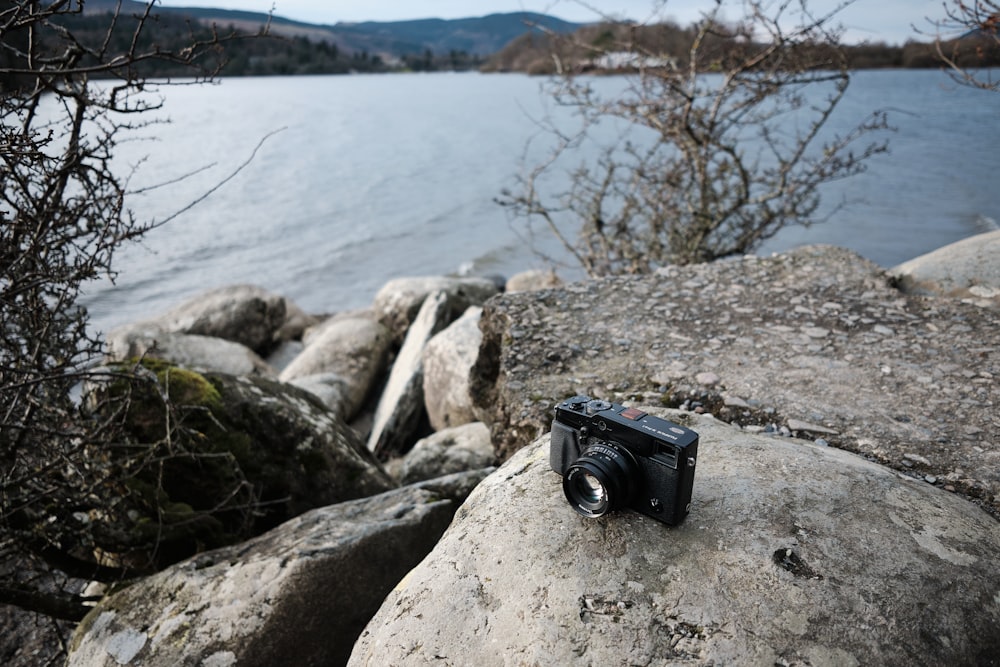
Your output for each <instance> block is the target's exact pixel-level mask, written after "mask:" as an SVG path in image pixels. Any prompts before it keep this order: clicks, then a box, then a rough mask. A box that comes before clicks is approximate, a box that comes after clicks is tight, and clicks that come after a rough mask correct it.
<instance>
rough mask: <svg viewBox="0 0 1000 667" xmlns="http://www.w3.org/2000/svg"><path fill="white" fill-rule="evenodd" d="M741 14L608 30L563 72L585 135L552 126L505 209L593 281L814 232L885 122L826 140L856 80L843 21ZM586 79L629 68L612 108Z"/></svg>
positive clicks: (718, 9)
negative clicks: (835, 190)
mask: <svg viewBox="0 0 1000 667" xmlns="http://www.w3.org/2000/svg"><path fill="white" fill-rule="evenodd" d="M742 4H743V9H744V15H743V17H742V19H741V20H739V21H738V22H724V21H723V20H722V11H723V5H722V2H721V0H718V1H717V2H715V3H714V6H713V7H712V8H711V9H710V10H709V11H708V12H706V13H705V14H704V15H703V17H702V19H701V20H700V21H698V22H697V23H696V24H695V25H694V26H692V27H691V28H690V29H686V30H680V29H676V28H675V29H672V30H666V31H664V28H663V26H664V25H665V24H659V23H658V24H653V25H648V26H646V25H623V24H620V23H619V24H609V26H608V30H607V31H606V32H605V33H604V34H603V37H602V43H600V44H595V43H591V44H589V45H587V46H588V48H589V49H590V50H591V52H592V53H593V54H594V55H593V56H592V57H591V59H590V60H588V61H587V62H586V63H583V64H582V67H581V63H571V64H566V63H564V64H563V70H564V71H565V72H570V73H569V74H566V75H565V76H563V77H562V78H561V79H560V80H559V81H558V85H557V87H556V89H555V91H554V93H553V94H554V99H555V100H556V101H557V102H558V104H559V105H561V106H562V107H566V108H569V109H570V110H572V112H573V113H574V116H575V117H576V118H577V119H579V121H580V128H581V129H580V130H579V132H575V133H568V132H565V130H563V129H561V128H560V127H557V126H556V125H555V124H551V125H550V126H549V128H548V129H549V130H550V132H551V134H552V135H553V136H555V137H556V147H555V149H554V151H553V152H552V153H551V155H550V156H549V158H548V159H547V160H545V161H544V162H542V163H541V164H540V165H538V166H536V167H534V168H533V169H531V170H530V171H528V172H527V173H525V174H524V175H523V176H522V177H521V178H520V187H519V188H518V189H517V191H516V192H512V191H506V192H504V194H503V197H502V198H501V199H500V203H501V204H503V205H505V206H507V207H509V209H510V211H512V213H513V214H514V216H515V217H516V218H518V219H522V220H526V221H527V222H528V224H529V225H531V224H532V223H533V222H537V221H541V222H543V223H544V227H546V228H547V229H549V230H550V231H551V232H553V233H555V234H556V235H557V236H558V238H559V239H560V240H561V241H562V244H563V245H564V246H565V248H566V249H567V250H568V251H569V252H570V253H571V254H572V256H573V257H574V258H575V260H576V261H578V262H579V263H580V264H581V265H582V266H583V268H584V269H586V271H587V272H588V273H589V274H590V275H604V274H618V273H643V272H648V271H651V270H653V269H655V268H656V267H658V266H661V265H664V264H670V263H676V264H686V263H691V262H704V261H710V260H713V259H717V258H721V257H727V256H730V255H736V254H742V253H746V252H749V251H752V250H753V249H754V248H756V247H757V246H758V245H759V244H760V243H761V242H763V241H764V240H766V239H768V238H770V237H772V236H773V235H774V234H775V233H777V232H778V231H779V230H780V229H782V228H784V227H786V226H789V225H803V226H806V225H809V224H811V223H812V222H813V215H814V214H815V212H816V210H817V207H818V205H819V187H820V186H821V185H822V184H824V183H828V182H830V181H833V180H835V179H840V178H844V177H847V176H851V175H853V174H857V173H858V172H860V171H862V170H863V169H864V163H865V160H866V159H867V158H869V157H871V156H872V155H874V154H876V153H879V152H882V151H885V150H886V144H885V142H884V141H882V142H870V143H867V144H865V145H862V146H860V147H858V144H859V140H861V139H862V138H863V137H864V136H865V135H866V134H868V133H870V132H873V131H876V130H881V129H885V128H886V118H885V115H884V114H882V113H875V114H873V115H872V116H871V117H869V118H867V119H864V120H863V121H862V122H861V123H860V124H858V125H857V126H856V127H854V128H853V129H851V130H850V131H848V132H846V133H843V134H840V135H835V136H829V133H827V135H824V134H823V132H822V131H823V130H824V127H825V126H826V125H827V123H828V121H829V120H830V118H831V115H832V114H833V113H834V111H835V110H836V109H837V106H838V104H839V102H840V101H841V99H842V98H843V96H844V94H845V91H846V90H847V86H848V83H849V81H850V73H849V71H848V68H847V63H846V60H845V58H844V56H843V54H842V53H841V51H840V50H839V49H838V38H839V35H838V32H837V30H836V29H835V28H833V27H832V26H831V23H832V21H833V18H834V15H835V13H836V12H833V13H830V14H823V15H815V14H813V13H811V12H810V11H809V8H808V6H807V4H806V2H805V1H804V0H783V1H782V2H779V3H777V4H775V3H769V2H768V3H765V2H759V1H756V0H753V1H751V0H747V1H745V2H743V3H742ZM658 31H659V33H663V34H658ZM609 35H610V37H609ZM668 43H669V44H672V45H673V47H672V48H670V47H668V48H670V50H667V49H662V48H660V46H661V45H664V44H668ZM581 69H583V70H587V69H597V70H599V71H608V70H612V71H614V72H616V73H623V72H627V74H626V75H625V78H624V81H625V82H626V83H625V84H624V86H623V89H622V90H621V91H620V92H616V93H614V94H612V95H607V96H604V97H602V96H601V95H599V94H598V93H597V92H596V88H597V86H596V85H595V83H596V82H595V81H594V79H593V78H592V77H585V76H580V75H579V74H578V73H577V72H579V71H581ZM602 87H606V84H603V82H602ZM609 127H610V128H618V130H617V131H619V132H620V135H615V134H612V137H613V139H612V140H611V141H610V142H608V143H606V144H605V145H604V146H602V147H601V148H600V150H599V157H598V158H597V159H594V160H591V161H589V162H588V161H584V162H583V163H582V164H580V165H579V166H578V167H576V168H575V169H574V170H572V171H571V176H570V179H569V185H568V187H566V188H565V189H563V190H559V191H558V192H557V194H555V195H552V194H549V190H550V189H551V184H552V182H553V180H555V179H553V172H554V171H555V170H557V169H560V168H563V166H564V165H565V163H566V162H567V160H570V159H573V158H574V157H575V156H576V155H577V149H580V148H581V147H587V148H588V150H591V151H593V150H594V148H593V146H594V145H595V144H596V145H600V144H599V143H598V142H596V141H595V139H596V138H597V137H598V136H599V134H603V135H605V136H607V134H608V132H609V130H608V128H609ZM622 128H624V129H622ZM591 154H593V153H591Z"/></svg>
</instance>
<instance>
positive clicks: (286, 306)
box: [0, 233, 1000, 667]
mask: <svg viewBox="0 0 1000 667" xmlns="http://www.w3.org/2000/svg"><path fill="white" fill-rule="evenodd" d="M998 274H1000V233H992V234H987V235H983V236H981V237H976V238H975V239H970V240H969V241H967V242H963V243H962V244H956V245H955V246H949V247H948V248H945V249H942V250H940V251H938V252H937V253H933V254H932V255H929V256H925V257H923V258H918V259H916V260H914V261H913V262H909V263H907V264H905V265H902V266H900V267H897V268H896V269H893V270H890V271H886V270H883V269H881V268H880V267H877V266H875V265H873V264H871V263H869V262H867V261H865V260H864V259H862V258H860V257H859V256H857V255H855V254H853V253H851V252H849V251H846V250H843V249H839V248H833V247H820V246H816V247H808V248H803V249H799V250H796V251H794V252H790V253H786V254H782V255H776V256H773V257H767V258H760V257H745V258H739V259H734V260H730V261H723V262H716V263H713V264H707V265H697V266H690V267H670V268H667V269H664V270H661V271H659V272H658V273H657V274H655V275H651V276H645V277H635V278H614V279H606V280H600V281H588V282H583V283H577V284H570V285H561V284H559V283H558V280H556V279H554V277H553V276H552V275H550V274H547V273H542V272H536V273H530V274H525V275H522V276H517V277H516V278H513V279H511V280H510V281H507V282H506V285H504V284H498V281H494V280H489V279H483V278H445V277H433V278H412V279H399V280H394V281H391V282H390V283H388V284H387V285H386V286H385V288H384V289H383V290H381V291H380V292H379V294H378V295H377V296H376V297H375V299H374V301H373V304H372V306H371V308H369V309H366V310H363V311H357V312H350V313H338V314H333V315H316V314H306V313H304V312H302V311H301V309H299V308H298V307H296V306H295V305H294V304H293V303H292V302H291V301H289V300H288V299H287V298H284V297H282V296H280V295H275V294H272V293H269V292H267V291H266V290H262V289H260V288H257V287H252V286H233V287H226V288H222V289H219V290H214V291H213V292H210V293H208V294H205V295H202V296H200V297H198V298H196V299H193V300H192V301H190V302H188V303H185V304H182V305H180V306H178V307H177V308H176V309H174V310H172V311H170V312H168V313H164V314H162V315H160V316H157V317H155V318H153V319H150V320H147V321H144V322H139V323H136V324H134V325H130V326H127V327H123V328H122V329H120V330H117V331H114V332H112V333H111V334H110V335H109V337H108V343H109V353H110V359H109V361H116V360H117V361H124V360H134V359H135V358H137V357H140V356H145V357H146V358H151V359H153V358H155V359H157V360H160V362H159V363H165V364H172V365H176V366H177V367H178V368H183V369H185V370H186V371H189V372H191V373H194V374H200V375H201V376H202V377H204V378H206V380H205V381H206V382H209V383H211V384H212V386H213V387H216V388H218V390H219V394H220V396H222V397H223V398H224V399H225V400H222V401H221V403H219V406H215V405H214V404H213V407H212V410H216V411H218V415H216V417H217V419H218V420H219V421H220V423H225V424H226V425H227V429H228V430H227V432H232V431H233V430H239V429H241V428H243V429H245V430H246V432H247V433H248V436H247V437H248V438H249V439H250V441H252V442H255V443H256V444H254V445H253V447H259V448H262V449H266V450H267V451H270V452H274V451H278V452H281V451H287V452H298V453H299V454H298V455H297V456H298V458H296V456H293V455H290V454H280V460H282V461H285V466H286V468H285V469H284V470H283V471H281V472H280V473H279V474H278V475H270V476H264V475H261V476H258V477H255V478H252V479H250V481H251V482H252V483H254V484H257V485H258V486H259V488H260V489H261V490H262V492H264V493H265V496H264V497H267V496H266V493H267V492H269V491H270V492H273V494H274V497H275V498H278V497H281V498H294V499H295V500H294V502H292V503H290V504H287V505H283V506H282V507H281V511H282V512H286V513H287V514H283V515H281V517H280V518H276V519H275V522H274V525H273V527H272V525H264V524H261V526H260V531H262V532H260V533H259V534H256V535H255V536H247V537H246V539H242V538H241V541H239V542H238V543H236V544H232V545H230V546H223V547H221V548H219V549H215V550H212V551H205V552H201V553H194V554H191V555H190V558H187V559H185V560H181V561H180V562H178V563H177V564H175V565H171V566H169V567H167V568H166V569H164V570H163V571H162V572H160V573H159V574H157V575H154V576H151V577H148V578H146V579H142V580H139V581H136V582H132V583H131V585H129V586H127V587H125V588H124V589H123V590H120V591H118V592H115V593H114V594H111V595H108V596H107V597H106V598H105V599H104V600H103V601H102V602H100V604H98V605H97V607H96V608H95V609H94V611H93V612H92V613H91V614H90V615H89V616H88V617H87V619H86V620H85V621H84V622H83V623H81V624H80V626H79V628H77V629H76V632H75V634H74V636H73V637H72V640H71V643H70V647H69V648H70V651H69V662H68V664H70V665H74V666H88V667H89V666H96V665H109V666H110V665H206V666H214V667H228V666H232V665H240V666H244V665H273V664H303V665H306V664H317V665H318V664H325V665H332V664H345V663H348V662H350V664H359V665H360V664H366V665H385V664H394V665H404V664H432V663H433V664H443V665H465V664H477V665H494V664H495V665H522V664H523V665H530V664H595V665H596V664H630V665H662V664H768V665H772V664H782V665H793V664H795V665H807V664H812V665H818V664H884V665H914V664H918V665H919V664H926V665H937V664H955V665H959V664H969V665H973V664H987V665H988V664H1000V662H998V661H1000V658H998V656H1000V575H998V572H1000V523H998V521H997V518H998V517H1000V472H998V471H1000V466H998V463H1000V417H998V416H997V415H998V414H1000V413H998V411H997V405H998V401H1000V388H998V383H997V377H998V375H1000V275H998ZM578 393H587V394H589V395H591V396H594V397H599V398H606V399H609V400H614V401H616V402H624V403H627V404H630V405H640V406H644V408H643V409H645V410H649V411H652V412H655V413H658V414H662V415H664V416H666V417H667V418H669V419H672V420H674V421H677V422H679V423H682V424H684V425H686V426H689V427H690V428H694V429H695V430H696V431H698V432H699V433H700V435H701V452H702V453H701V456H700V458H699V468H698V473H697V475H696V478H695V493H694V498H693V506H692V510H691V515H690V516H689V518H688V519H687V521H685V522H684V523H683V524H681V525H680V526H677V527H667V526H664V525H663V524H660V523H658V522H656V521H654V520H651V519H648V518H646V517H643V516H641V515H638V514H635V513H632V512H622V513H618V514H614V515H612V516H609V517H605V518H603V519H599V520H587V519H583V518H581V517H579V516H577V515H576V514H574V513H573V512H572V511H571V510H570V508H569V507H568V505H567V504H566V502H565V499H564V498H563V497H562V492H561V489H560V484H559V481H560V478H559V476H558V475H557V474H555V473H553V472H552V471H551V470H550V469H548V465H547V451H548V435H547V431H548V428H549V425H550V424H551V419H552V408H553V406H554V405H555V404H556V403H557V402H558V401H560V400H562V399H563V398H565V397H566V396H569V395H572V394H578ZM230 396H233V397H235V396H239V397H240V398H239V401H240V403H239V406H240V407H239V409H236V408H234V407H232V405H231V404H230V403H228V402H227V401H228V400H229V399H228V398H226V397H230ZM233 400H236V399H233ZM259 414H267V415H271V416H270V417H268V418H266V419H265V418H263V417H253V415H259ZM237 415H250V417H247V419H248V420H249V423H248V424H244V425H242V426H241V425H240V424H238V423H237ZM275 415H276V416H275ZM274 424H278V426H277V427H274V426H273V425H274ZM262 425H269V426H268V428H264V426H262ZM269 429H270V430H273V431H275V435H274V436H269V439H265V438H263V437H260V438H257V439H256V440H255V437H256V436H255V435H254V434H256V433H258V432H260V431H262V430H263V431H267V430H269ZM331 433H333V434H336V435H335V437H331V435H330V434H331ZM281 434H285V437H284V438H282V435H281ZM283 440H284V441H283ZM309 448H312V449H309ZM305 451H308V452H310V454H309V458H308V459H306V458H303V456H302V452H305ZM307 460H308V461H315V460H322V461H324V462H326V463H324V464H323V466H322V467H321V469H322V470H323V471H324V472H323V474H324V475H327V477H323V478H320V477H316V476H314V471H313V467H311V464H309V463H307ZM494 466H500V467H499V469H496V468H495V467H494ZM274 467H275V466H273V465H269V466H267V468H268V469H269V470H272V469H273V468H274ZM262 469H263V467H262ZM306 473H309V474H308V476H307V477H308V479H307V483H302V484H295V483H294V482H296V481H298V480H300V479H306V478H303V475H306ZM470 494H471V495H470ZM991 515H992V516H991ZM277 516H278V515H275V517H277ZM418 563H419V565H418ZM411 568H415V569H412V571H411ZM407 572H410V574H409V575H407ZM404 575H406V576H405V577H404ZM10 622H17V621H10ZM12 636H13V635H12ZM3 651H4V652H0V655H2V656H4V657H7V658H9V659H8V663H7V664H11V665H29V664H36V663H35V662H34V661H33V657H32V654H31V649H30V647H28V646H23V647H13V648H4V649H3ZM352 653H353V655H352ZM35 655H36V656H37V653H36V654H35Z"/></svg>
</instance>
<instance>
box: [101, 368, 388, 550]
mask: <svg viewBox="0 0 1000 667" xmlns="http://www.w3.org/2000/svg"><path fill="white" fill-rule="evenodd" d="M139 371H140V373H145V374H146V375H147V376H148V377H149V383H148V384H146V383H143V384H139V383H137V384H136V385H135V386H133V387H131V388H129V387H128V385H126V384H125V382H124V381H123V380H121V379H119V378H117V377H115V376H113V375H112V376H109V379H108V380H107V383H108V384H106V385H105V386H104V387H103V388H99V389H95V390H93V392H92V394H91V396H92V397H93V401H97V400H98V399H99V398H101V397H102V396H103V397H121V396H123V395H124V392H126V391H128V392H129V393H128V397H129V407H128V411H127V414H126V421H125V427H126V429H127V432H128V433H129V435H130V436H131V438H132V440H133V442H135V443H137V444H136V446H134V447H133V448H132V449H131V450H129V451H131V452H134V451H135V450H136V448H137V447H138V446H140V445H141V446H145V447H147V448H148V449H149V455H148V458H149V460H150V462H149V463H148V464H147V465H145V466H143V467H141V468H138V469H135V470H133V472H132V473H131V475H130V478H129V479H128V489H129V491H130V493H128V494H127V495H126V496H125V499H124V500H123V503H124V504H123V507H121V508H119V509H121V512H120V514H121V515H122V516H123V517H125V516H127V517H128V521H127V523H126V524H125V525H123V526H120V527H119V530H118V531H117V532H116V531H95V535H98V536H99V537H100V536H103V535H104V534H105V533H107V536H108V537H109V539H111V540H113V541H112V542H111V543H109V544H105V543H97V544H96V546H97V547H99V548H102V549H103V550H104V551H105V552H113V553H121V552H122V550H123V549H125V548H126V547H128V546H129V545H134V548H135V549H137V550H143V549H145V547H146V545H148V544H149V543H150V540H152V539H153V538H154V537H155V539H156V540H157V541H158V547H157V550H156V553H155V555H154V556H151V558H152V559H153V564H154V565H156V566H163V565H165V564H169V563H172V562H176V561H178V560H180V559H182V558H186V557H188V556H190V555H191V554H193V553H195V552H196V551H197V550H199V549H204V548H214V547H218V546H223V545H225V544H232V543H234V542H236V541H239V540H241V539H246V538H248V537H251V536H253V535H257V534H260V533H261V532H263V531H265V530H268V529H270V528H273V527H274V526H275V525H277V524H279V523H281V522H282V521H286V520H288V519H290V518H292V517H294V516H296V515H298V514H301V513H303V512H305V511H307V510H310V509H313V508H315V507H319V506H323V505H329V504H333V503H337V502H341V501H345V500H352V499H355V498H363V497H366V496H371V495H375V494H377V493H381V492H383V491H386V490H388V489H392V488H395V487H396V486H397V484H396V483H395V482H394V481H393V480H392V479H391V478H390V477H389V476H388V475H387V474H386V472H385V471H384V470H383V469H382V467H381V465H380V464H379V463H378V461H376V460H375V459H374V457H373V456H372V455H371V453H370V452H368V450H366V449H365V447H364V443H363V442H361V441H360V439H359V438H358V436H357V435H356V434H355V433H354V431H353V430H352V429H350V428H349V427H347V426H346V425H345V424H344V423H343V421H342V420H341V419H340V417H338V416H337V415H335V414H334V413H332V412H331V411H329V410H328V409H326V408H325V407H324V406H323V405H322V404H320V403H319V401H318V400H317V399H316V398H315V397H314V396H312V395H311V394H309V393H307V392H305V391H302V390H300V389H297V388H295V387H292V386H291V385H287V384H283V383H280V382H276V381H273V380H267V379H265V378H260V377H253V376H247V377H235V376H229V375H223V374H220V373H206V374H204V375H202V374H199V373H195V372H193V371H190V370H186V369H181V368H177V367H173V366H169V365H167V364H164V363H162V362H154V361H146V362H144V366H143V367H140V369H139ZM163 395H165V396H167V397H168V398H169V399H170V400H171V402H172V403H173V406H174V408H173V410H172V411H171V412H170V413H169V419H168V413H167V412H166V410H165V407H164V403H163V399H162V396H163ZM91 402H92V401H88V404H89V403H91ZM168 434H169V437H167V436H168ZM130 470H131V469H130ZM126 505H127V506H126ZM121 521H123V522H124V521H125V519H124V518H122V519H121ZM118 534H124V535H126V536H127V538H128V539H127V540H125V539H124V538H121V537H118ZM110 555H111V554H109V556H110Z"/></svg>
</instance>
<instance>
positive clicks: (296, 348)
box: [264, 340, 305, 374]
mask: <svg viewBox="0 0 1000 667" xmlns="http://www.w3.org/2000/svg"><path fill="white" fill-rule="evenodd" d="M304 349H305V345H303V344H302V341H300V340H286V341H282V342H281V343H279V344H278V347H276V348H274V349H273V350H272V351H271V354H269V355H267V359H265V360H264V361H266V362H267V364H268V365H269V366H270V367H271V368H273V369H274V370H275V372H276V373H279V374H280V373H281V371H283V370H285V368H287V367H288V364H290V363H292V362H293V361H295V358H296V357H297V356H299V355H300V354H302V350H304Z"/></svg>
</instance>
